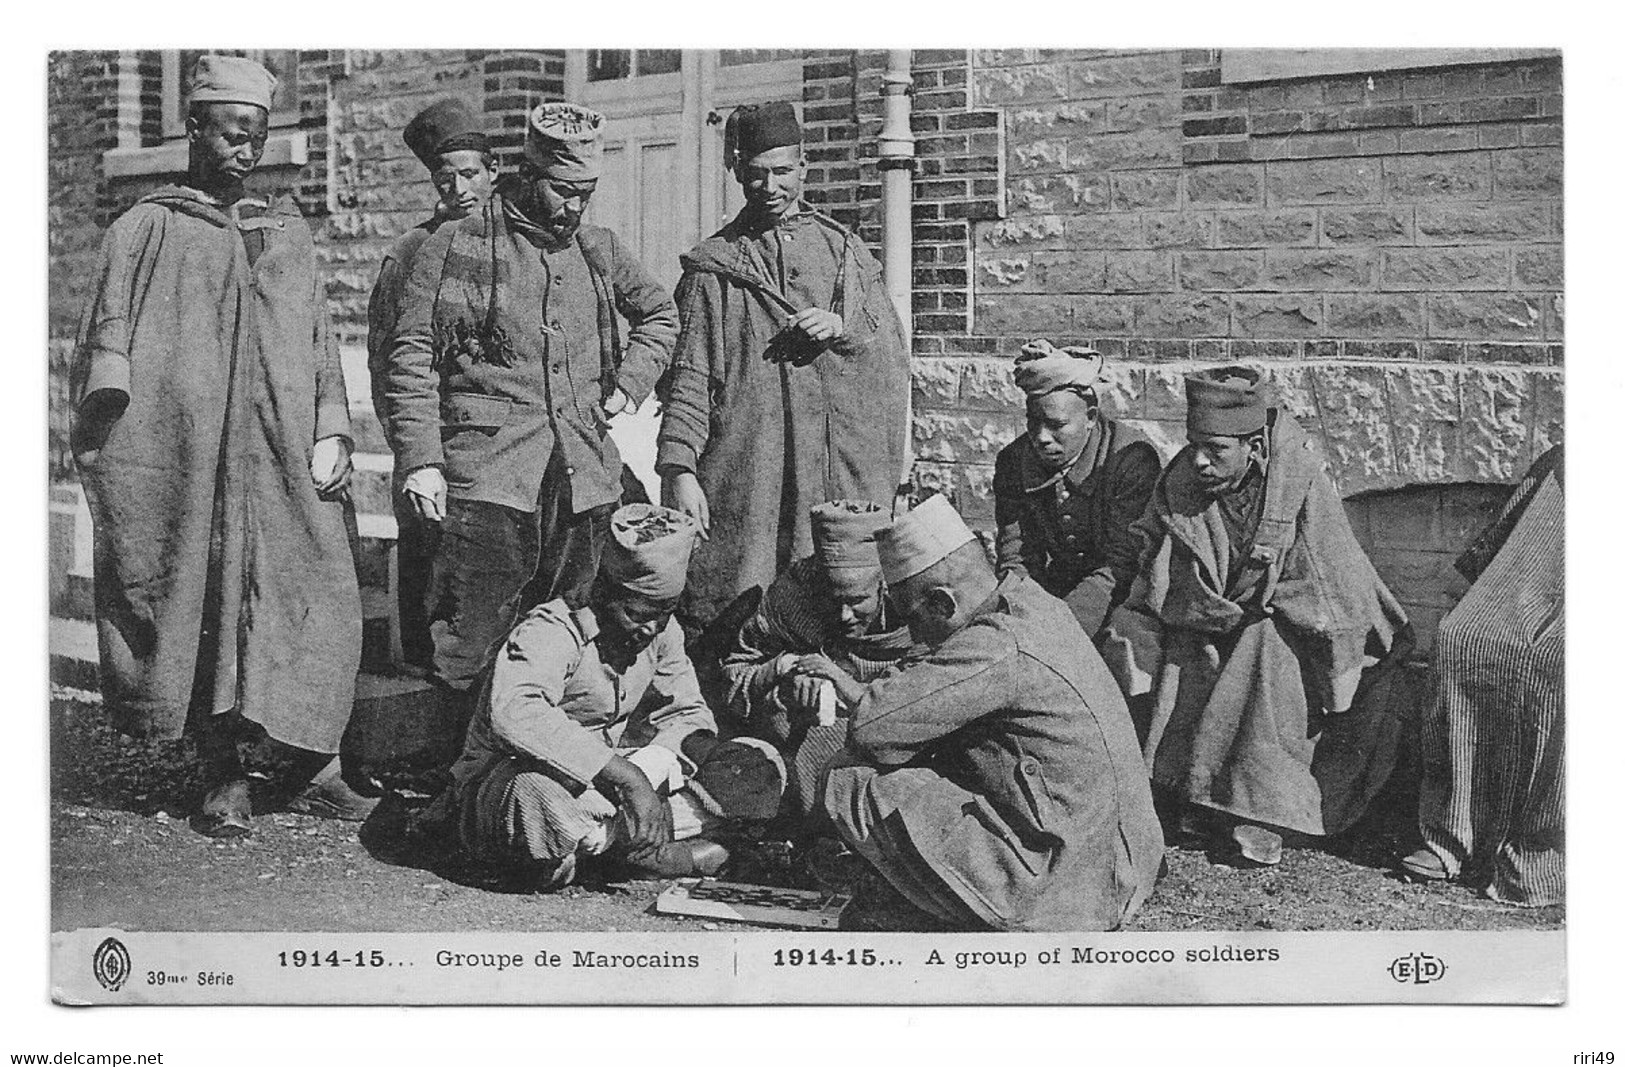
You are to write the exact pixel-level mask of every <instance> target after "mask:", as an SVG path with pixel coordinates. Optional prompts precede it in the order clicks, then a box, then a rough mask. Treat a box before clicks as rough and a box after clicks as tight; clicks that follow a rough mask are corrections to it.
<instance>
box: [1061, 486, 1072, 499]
mask: <svg viewBox="0 0 1625 1067" xmlns="http://www.w3.org/2000/svg"><path fill="white" fill-rule="evenodd" d="M1071 495H1072V494H1071V493H1069V492H1067V491H1066V490H1065V489H1062V490H1061V499H1062V500H1065V499H1066V498H1067V497H1069V496H1071Z"/></svg>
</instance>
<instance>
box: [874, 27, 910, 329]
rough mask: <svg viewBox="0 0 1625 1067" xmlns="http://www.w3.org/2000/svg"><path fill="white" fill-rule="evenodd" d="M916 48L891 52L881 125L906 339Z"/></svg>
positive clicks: (890, 255)
mask: <svg viewBox="0 0 1625 1067" xmlns="http://www.w3.org/2000/svg"><path fill="white" fill-rule="evenodd" d="M912 61H913V56H912V53H910V51H909V50H908V49H906V48H901V49H893V50H891V51H889V52H887V53H886V73H885V75H884V77H883V78H882V80H881V94H882V97H883V99H884V103H885V112H884V122H883V123H882V125H881V127H880V169H881V172H882V178H881V180H882V182H883V185H882V188H881V207H880V210H881V231H880V232H881V236H880V248H881V264H882V266H883V267H884V268H885V273H886V293H887V295H889V296H890V297H891V300H892V306H893V307H895V308H896V309H897V317H898V318H899V319H901V320H902V321H903V339H904V340H905V341H909V342H911V343H912V340H913V337H914V308H913V289H914V287H913V275H914V221H913V217H912V216H913V200H914V131H913V130H912V129H911V128H910V126H909V112H910V105H911V101H910V95H911V93H912V92H913V88H914V75H913V73H912V71H911V70H910V64H911V63H912Z"/></svg>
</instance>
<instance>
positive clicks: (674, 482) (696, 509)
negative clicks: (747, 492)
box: [660, 471, 711, 541]
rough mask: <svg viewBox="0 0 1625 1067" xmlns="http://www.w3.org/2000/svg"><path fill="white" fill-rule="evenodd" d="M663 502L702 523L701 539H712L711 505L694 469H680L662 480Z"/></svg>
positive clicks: (661, 492) (661, 493)
mask: <svg viewBox="0 0 1625 1067" xmlns="http://www.w3.org/2000/svg"><path fill="white" fill-rule="evenodd" d="M660 495H661V498H662V499H661V503H662V504H665V505H666V506H667V507H668V508H675V509H676V510H678V511H681V512H682V513H683V514H684V515H687V516H688V517H689V518H691V519H693V520H694V521H695V522H697V523H699V524H700V540H701V541H709V540H710V539H711V505H710V502H709V501H707V500H706V499H705V490H704V489H701V488H700V479H699V478H698V477H697V476H696V475H695V474H694V472H693V471H678V472H677V473H675V474H668V475H666V476H665V477H664V478H662V479H661V480H660Z"/></svg>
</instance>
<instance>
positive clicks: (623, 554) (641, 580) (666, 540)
mask: <svg viewBox="0 0 1625 1067" xmlns="http://www.w3.org/2000/svg"><path fill="white" fill-rule="evenodd" d="M699 529H700V527H699V524H698V523H696V522H695V521H694V520H693V519H691V518H689V517H688V516H687V515H685V514H683V513H682V512H680V511H674V510H672V509H671V508H663V507H661V506H660V505H658V504H627V505H626V506H625V507H622V508H619V509H617V510H616V512H615V514H613V515H611V516H610V518H609V538H608V539H607V541H606V542H605V544H604V556H603V561H602V563H601V564H600V566H601V567H602V568H603V571H604V573H605V574H606V575H607V576H608V577H609V578H610V579H612V580H613V581H614V582H615V584H616V585H619V586H620V587H621V588H622V589H626V590H629V591H631V592H634V593H640V594H642V595H643V596H646V597H648V598H649V599H650V600H655V601H665V600H675V599H676V598H677V596H678V594H680V593H681V592H682V591H683V584H684V583H685V582H686V581H687V580H688V557H689V555H690V554H691V553H692V552H693V551H694V538H695V537H696V535H698V533H699Z"/></svg>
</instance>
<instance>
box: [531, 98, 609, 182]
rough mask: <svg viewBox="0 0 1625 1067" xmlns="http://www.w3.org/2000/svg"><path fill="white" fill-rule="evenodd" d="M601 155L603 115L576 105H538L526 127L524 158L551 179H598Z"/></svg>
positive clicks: (532, 111) (601, 160)
mask: <svg viewBox="0 0 1625 1067" xmlns="http://www.w3.org/2000/svg"><path fill="white" fill-rule="evenodd" d="M603 154H604V116H602V115H600V114H599V113H598V112H596V111H594V110H592V109H591V108H585V107H581V106H580V105H578V104H557V103H555V104H538V105H536V107H535V108H533V109H532V110H531V113H530V120H529V122H527V123H526V125H525V158H526V159H527V160H529V161H530V162H531V163H533V164H535V165H536V166H537V167H539V168H540V169H541V170H542V172H543V173H544V174H546V175H547V176H548V177H550V178H558V179H560V180H562V181H567V182H585V181H592V180H593V179H595V178H597V177H598V175H599V172H600V170H601V168H602V162H603Z"/></svg>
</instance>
